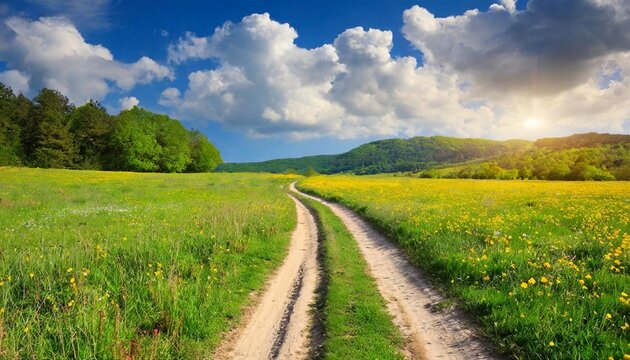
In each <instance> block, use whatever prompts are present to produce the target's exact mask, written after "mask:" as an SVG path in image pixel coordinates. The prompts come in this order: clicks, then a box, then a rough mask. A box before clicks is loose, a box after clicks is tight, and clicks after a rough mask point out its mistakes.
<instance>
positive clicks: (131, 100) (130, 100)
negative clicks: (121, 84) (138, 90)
mask: <svg viewBox="0 0 630 360" xmlns="http://www.w3.org/2000/svg"><path fill="white" fill-rule="evenodd" d="M118 104H119V105H120V109H121V110H129V109H131V108H133V107H134V106H138V105H140V100H138V98H137V97H135V96H126V97H123V98H120V100H118Z"/></svg>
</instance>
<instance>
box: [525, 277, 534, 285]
mask: <svg viewBox="0 0 630 360" xmlns="http://www.w3.org/2000/svg"><path fill="white" fill-rule="evenodd" d="M527 282H528V283H529V285H534V284H536V279H534V278H529V280H527Z"/></svg>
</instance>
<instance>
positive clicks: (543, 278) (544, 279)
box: [540, 276, 549, 284]
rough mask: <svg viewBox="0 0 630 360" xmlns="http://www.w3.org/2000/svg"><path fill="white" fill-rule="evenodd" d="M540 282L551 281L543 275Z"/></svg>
mask: <svg viewBox="0 0 630 360" xmlns="http://www.w3.org/2000/svg"><path fill="white" fill-rule="evenodd" d="M540 282H541V283H543V284H546V283H548V282H549V280H547V278H546V277H544V276H543V277H541V278H540Z"/></svg>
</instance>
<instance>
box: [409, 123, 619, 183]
mask: <svg viewBox="0 0 630 360" xmlns="http://www.w3.org/2000/svg"><path fill="white" fill-rule="evenodd" d="M416 176H420V177H429V178H437V177H441V178H472V179H541V180H630V135H611V134H598V133H586V134H576V135H571V136H568V137H564V138H545V139H540V140H537V141H536V142H534V147H532V148H530V149H527V150H526V151H521V152H515V153H512V154H503V155H501V156H498V157H494V158H490V159H486V160H484V161H474V162H469V163H461V164H454V165H451V166H449V165H442V166H437V167H434V168H431V169H428V170H425V171H422V172H419V173H417V174H416Z"/></svg>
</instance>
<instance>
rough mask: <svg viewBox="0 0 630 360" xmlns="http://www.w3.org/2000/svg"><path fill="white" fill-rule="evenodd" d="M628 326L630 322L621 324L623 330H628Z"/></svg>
mask: <svg viewBox="0 0 630 360" xmlns="http://www.w3.org/2000/svg"><path fill="white" fill-rule="evenodd" d="M628 327H630V326H629V325H628V323H624V324H623V325H621V330H622V331H626V330H628Z"/></svg>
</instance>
